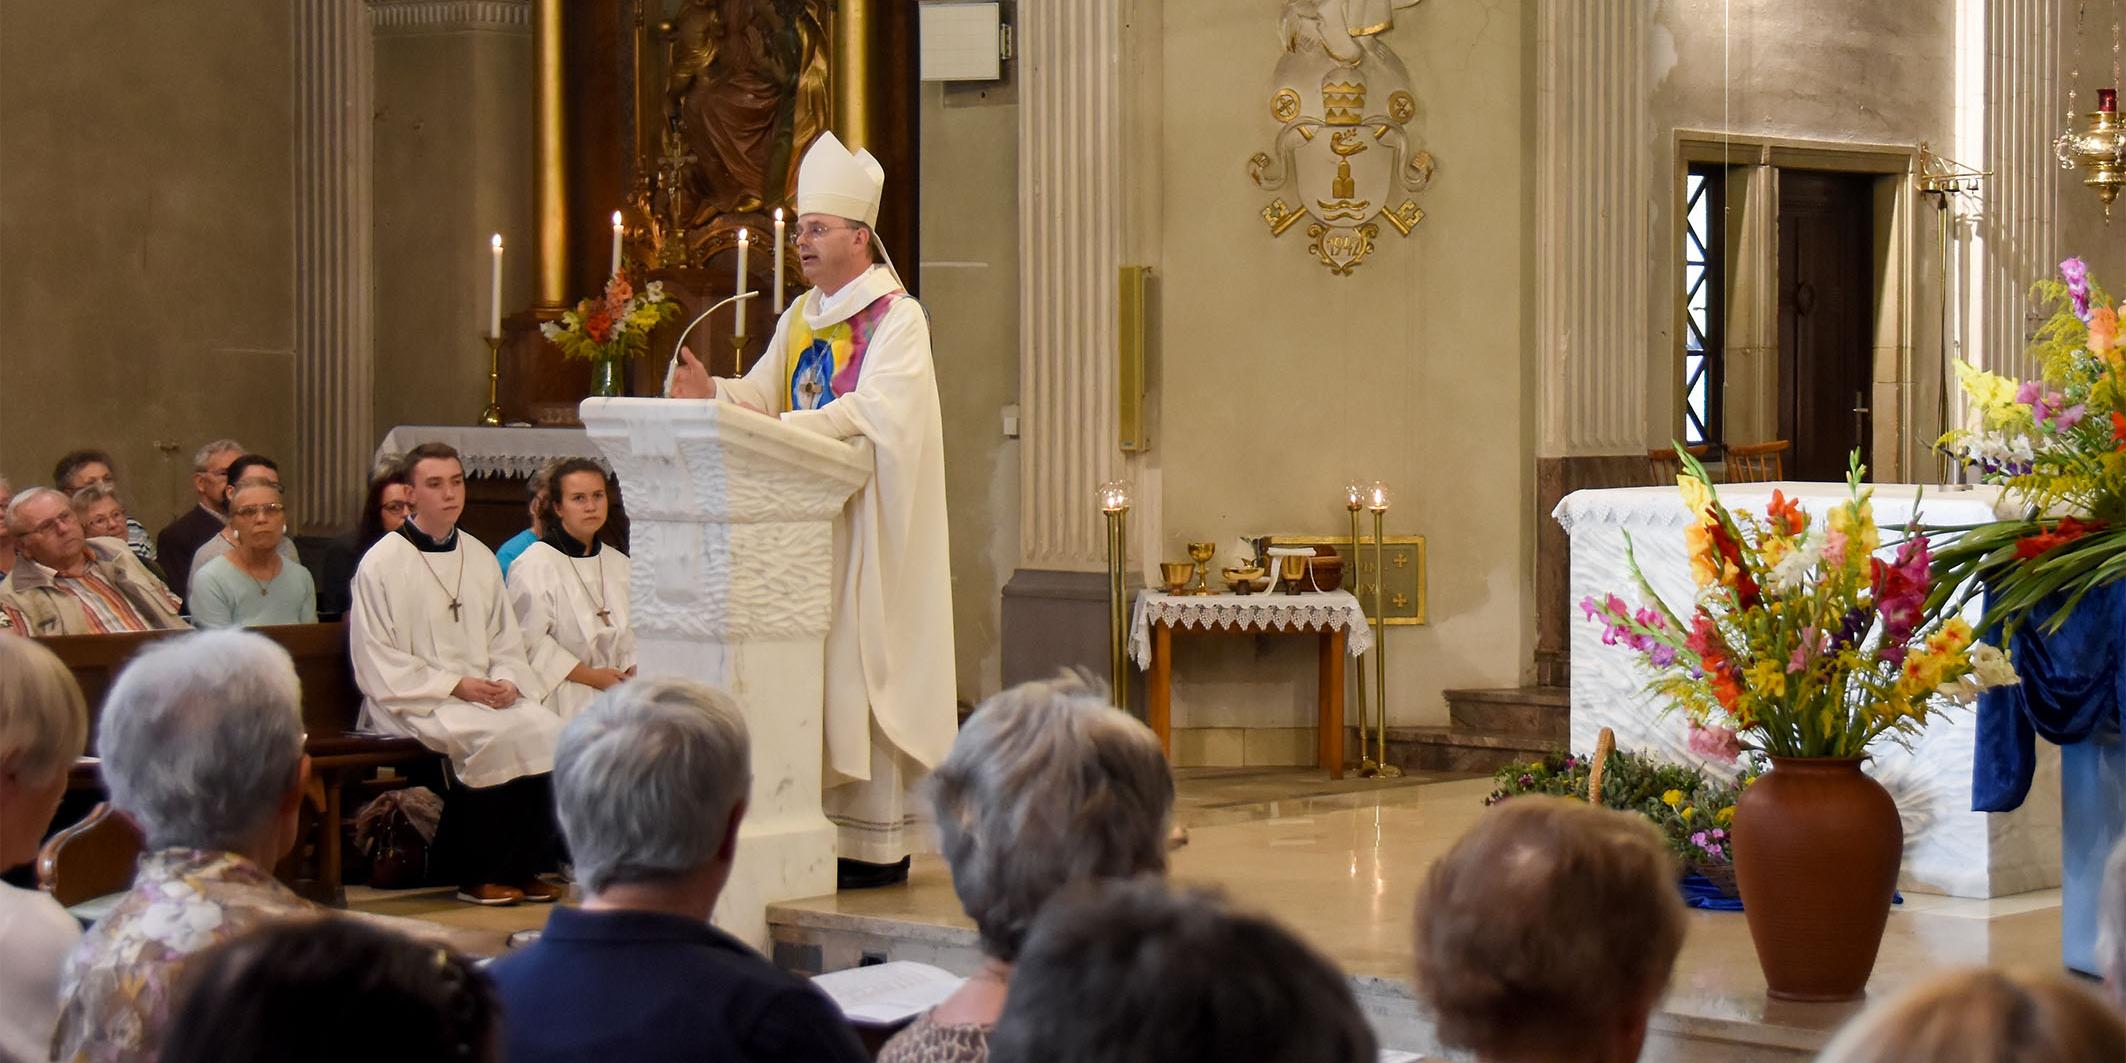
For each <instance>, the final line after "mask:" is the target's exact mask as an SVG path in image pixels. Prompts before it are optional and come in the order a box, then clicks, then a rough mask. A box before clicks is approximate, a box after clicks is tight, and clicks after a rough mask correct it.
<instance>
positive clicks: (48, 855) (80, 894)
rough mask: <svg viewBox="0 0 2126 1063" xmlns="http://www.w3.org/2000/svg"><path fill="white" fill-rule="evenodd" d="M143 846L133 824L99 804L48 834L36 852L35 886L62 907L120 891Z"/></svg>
mask: <svg viewBox="0 0 2126 1063" xmlns="http://www.w3.org/2000/svg"><path fill="white" fill-rule="evenodd" d="M146 845H147V842H146V840H145V839H143V838H142V837H141V836H140V828H139V827H136V826H134V825H133V821H132V820H130V819H127V818H125V817H124V816H122V815H120V814H119V813H118V812H116V811H115V810H113V809H112V808H111V803H110V802H108V801H104V802H100V803H98V804H97V806H96V807H95V808H94V809H92V810H90V812H89V814H88V815H87V816H86V817H84V818H83V819H82V821H81V822H79V823H76V824H74V825H73V826H71V827H68V828H67V829H65V830H63V831H60V832H59V833H57V834H54V835H52V836H51V837H50V838H49V839H47V840H46V841H45V843H44V848H42V849H40V850H38V852H37V885H38V886H39V887H41V888H42V889H43V890H44V891H45V892H46V893H49V894H51V895H52V899H53V900H56V901H58V902H59V903H60V904H61V905H62V906H64V907H68V908H72V907H73V906H75V905H77V904H80V903H81V902H83V901H90V900H95V899H96V898H98V897H104V896H108V895H110V894H113V893H119V892H122V891H123V890H125V889H126V888H127V887H128V886H131V885H132V884H133V868H134V867H135V866H136V865H138V864H139V863H140V854H141V852H142V850H143V849H144V848H145V847H146Z"/></svg>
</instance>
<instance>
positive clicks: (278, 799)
mask: <svg viewBox="0 0 2126 1063" xmlns="http://www.w3.org/2000/svg"><path fill="white" fill-rule="evenodd" d="M128 556H130V555H128ZM96 753H97V755H98V756H99V757H100V758H101V759H102V771H103V781H104V785H105V786H106V787H108V788H109V791H110V803H111V807H112V809H114V810H115V811H117V812H118V813H121V814H123V815H124V816H125V817H126V818H128V819H130V820H132V821H133V823H134V824H135V825H137V826H138V827H139V828H140V832H141V834H142V835H143V837H144V839H145V852H144V853H143V855H142V856H141V858H140V862H139V865H138V867H137V868H136V870H135V871H134V873H133V884H132V886H131V888H129V889H128V890H127V891H126V892H125V894H124V895H123V896H122V897H121V898H120V899H119V901H118V903H117V904H116V906H114V907H113V908H112V909H111V910H110V912H109V913H108V914H106V915H105V916H104V917H103V918H102V919H100V920H98V921H97V922H96V925H95V926H94V927H93V928H91V929H90V930H89V932H88V934H87V935H86V936H85V937H83V938H82V940H81V943H80V944H79V945H78V946H76V947H75V949H74V952H73V954H72V955H70V956H69V957H68V958H67V962H66V967H65V971H64V973H63V975H62V977H61V989H60V991H61V1009H60V1014H59V1025H58V1031H57V1033H56V1035H55V1036H54V1040H53V1042H52V1045H53V1058H54V1059H57V1060H60V1061H61V1063H149V1061H152V1060H154V1059H155V1058H156V1053H157V1052H158V1051H160V1049H161V1047H162V1036H163V1030H164V1028H165V1026H166V1025H167V1023H168V1021H169V1018H170V1013H171V1012H172V1011H173V1010H174V1009H175V1007H176V1005H177V1002H178V987H179V986H180V985H181V984H182V979H183V974H184V968H185V965H186V961H187V960H188V959H190V958H191V957H193V956H195V955H197V954H198V953H200V952H203V951H205V950H206V949H208V948H211V947H213V946H214V945H216V944H219V943H220V942H223V941H227V940H229V939H230V938H233V937H236V936H237V935H239V934H242V933H243V932H245V931H246V930H250V929H252V928H253V927H257V926H260V925H262V924H265V923H268V922H272V921H275V920H280V919H287V918H296V917H306V916H310V915H312V914H313V912H314V909H312V907H311V906H310V905H309V904H308V903H307V902H305V901H304V900H302V899H301V898H300V897H297V896H296V895H295V894H294V893H292V892H290V891H289V890H288V888H287V887H286V886H283V885H281V884H280V883H279V882H277V881H275V880H274V878H273V870H272V869H273V866H274V865H275V864H277V863H279V862H280V859H281V857H283V856H286V855H287V854H288V851H289V850H290V849H292V848H293V847H294V845H295V840H296V816H297V814H298V812H299V811H300V810H301V807H302V803H303V790H304V788H305V784H306V783H307V781H308V779H309V775H310V758H308V757H306V756H304V755H303V721H302V709H301V690H300V686H299V683H298V681H297V680H296V677H295V663H294V661H292V660H290V659H289V657H288V653H287V651H286V650H283V649H281V647H280V646H279V645H278V644H276V643H274V642H273V641H272V640H271V639H268V638H266V637H264V636H262V635H257V634H253V633H251V632H245V631H204V632H200V633H198V634H193V635H183V636H179V637H176V638H170V639H164V640H162V641H160V642H157V643H155V644H154V645H152V646H149V647H147V648H146V649H144V650H142V651H141V652H140V654H139V656H136V657H134V658H133V660H132V662H131V663H129V664H127V665H126V667H125V670H124V671H122V672H120V673H119V675H118V680H117V682H115V683H113V684H112V686H111V690H110V693H109V694H108V695H106V697H105V699H104V704H103V711H102V714H101V716H100V717H99V719H98V723H97V734H96Z"/></svg>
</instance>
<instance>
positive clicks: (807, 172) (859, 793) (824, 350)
mask: <svg viewBox="0 0 2126 1063" xmlns="http://www.w3.org/2000/svg"><path fill="white" fill-rule="evenodd" d="M885 181H886V172H885V169H884V168H883V167H881V166H880V165H879V163H878V160H877V159H874V158H872V157H871V153H870V152H868V151H858V152H855V153H853V154H852V153H851V152H850V151H849V150H848V149H847V148H845V147H843V146H842V144H841V142H840V141H839V140H836V139H835V137H834V134H832V133H823V134H821V135H820V137H819V139H818V140H817V141H816V142H814V143H813V145H812V147H811V149H810V150H808V151H807V152H806V153H805V161H804V164H803V165H801V166H800V167H798V171H797V231H796V244H797V258H798V264H799V265H800V266H801V267H802V268H803V269H804V273H805V279H806V280H808V281H810V282H812V289H811V290H810V291H808V292H806V293H805V294H804V295H803V296H801V297H799V298H798V300H797V301H796V302H794V303H792V304H791V305H790V309H789V310H787V311H785V312H784V313H783V315H782V319H781V320H780V321H777V322H776V324H775V335H774V337H773V338H772V339H770V340H769V341H768V350H767V353H766V354H765V355H763V356H762V357H761V359H760V360H759V361H758V362H756V363H755V364H754V366H753V368H752V369H751V370H749V371H748V372H747V373H746V374H745V375H744V376H743V377H727V378H718V379H713V380H712V379H710V377H709V375H708V373H707V372H706V371H705V370H704V369H703V368H702V366H701V362H700V361H699V360H698V359H696V358H695V357H694V356H693V353H692V352H691V351H684V350H682V351H681V352H680V364H679V366H678V367H677V368H676V369H675V370H674V371H673V376H672V381H671V388H670V391H671V393H672V396H673V397H674V398H706V399H713V400H717V401H722V402H731V403H737V404H739V405H741V406H746V407H749V408H751V409H755V410H759V411H762V412H764V413H768V414H771V415H774V416H776V417H779V418H781V420H782V422H783V423H784V424H787V425H790V426H791V427H794V428H802V429H805V430H806V431H811V432H817V433H819V434H820V435H823V436H827V437H828V438H831V439H843V440H855V439H859V438H861V439H864V440H867V441H868V442H869V443H870V444H871V449H872V454H873V456H874V458H875V459H876V466H875V467H876V470H877V471H876V472H875V473H874V474H873V476H872V478H871V482H870V483H868V484H866V485H864V488H863V490H861V491H859V492H857V494H856V495H855V496H854V497H853V498H851V499H850V500H849V503H848V505H847V506H846V507H845V508H844V509H843V511H842V515H841V518H840V520H839V521H838V522H837V524H838V527H837V528H836V530H835V537H834V538H835V543H836V551H835V553H836V554H837V555H838V556H841V557H843V560H842V561H841V562H840V563H841V564H842V565H844V566H847V567H845V568H844V569H843V571H841V572H839V573H837V574H836V576H835V581H834V586H835V594H834V618H833V621H832V624H831V626H830V627H829V628H828V630H827V650H826V671H827V694H826V747H827V748H826V767H827V790H826V793H825V795H824V797H823V799H822V803H823V804H824V806H825V808H826V812H827V818H828V819H829V820H831V821H833V823H834V825H835V827H836V828H838V831H839V840H840V849H839V855H840V856H841V867H840V871H841V886H842V888H843V889H857V888H865V887H871V886H880V885H886V884H889V883H893V882H900V881H905V880H906V879H907V877H908V855H909V853H911V852H912V851H913V849H914V845H915V843H916V841H917V837H916V835H917V831H916V830H915V828H914V822H915V820H914V815H915V810H916V805H917V802H916V800H915V799H914V797H913V796H912V795H913V793H914V787H915V785H916V784H917V783H918V782H920V781H921V779H922V777H923V776H924V775H925V774H926V773H927V772H928V771H929V770H930V768H931V767H933V766H935V765H936V764H937V763H938V762H939V761H940V760H942V759H944V757H945V753H946V751H947V750H949V749H950V748H951V747H952V736H953V733H954V731H955V729H956V727H957V723H958V702H957V698H956V694H957V691H956V689H955V687H954V676H955V675H956V674H957V673H956V672H955V669H954V666H953V647H952V573H951V567H950V564H949V560H948V551H947V549H946V524H945V442H944V421H943V418H942V417H941V416H940V414H939V410H938V388H937V370H936V367H935V366H934V365H933V364H932V362H931V355H930V319H929V316H928V315H927V314H926V313H925V312H924V310H923V308H922V306H921V305H920V304H918V303H917V302H916V301H915V300H914V299H913V298H912V297H910V296H909V295H908V293H907V292H906V291H904V290H903V289H902V285H901V279H900V277H899V276H898V275H896V274H895V273H894V271H893V260H892V258H891V257H890V256H886V255H885V253H884V252H885V249H884V248H883V247H882V246H881V245H880V244H879V242H878V234H877V233H876V232H875V231H873V229H872V225H873V224H874V223H875V222H876V221H877V220H878V206H879V198H880V195H881V193H882V192H883V191H884V188H885ZM879 258H884V259H885V261H884V264H883V265H880V264H877V263H876V260H877V259H879ZM844 543H846V544H847V549H846V551H844V550H843V549H842V548H841V546H842V544H844Z"/></svg>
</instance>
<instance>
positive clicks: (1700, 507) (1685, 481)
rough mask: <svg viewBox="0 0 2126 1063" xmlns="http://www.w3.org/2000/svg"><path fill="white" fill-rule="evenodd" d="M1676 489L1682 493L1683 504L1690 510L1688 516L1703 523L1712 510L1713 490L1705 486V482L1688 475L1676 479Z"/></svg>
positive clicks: (1681, 475) (1680, 475)
mask: <svg viewBox="0 0 2126 1063" xmlns="http://www.w3.org/2000/svg"><path fill="white" fill-rule="evenodd" d="M1676 487H1677V488H1678V489H1679V490H1681V491H1682V492H1683V504H1684V505H1685V506H1686V507H1688V508H1689V509H1690V515H1691V516H1693V517H1696V518H1697V519H1698V520H1700V521H1703V520H1704V519H1705V515H1706V514H1707V513H1708V512H1710V511H1711V510H1712V508H1713V489H1712V488H1710V487H1708V486H1706V484H1705V481H1703V480H1700V479H1698V478H1697V477H1695V476H1691V475H1688V474H1679V475H1678V476H1677V477H1676Z"/></svg>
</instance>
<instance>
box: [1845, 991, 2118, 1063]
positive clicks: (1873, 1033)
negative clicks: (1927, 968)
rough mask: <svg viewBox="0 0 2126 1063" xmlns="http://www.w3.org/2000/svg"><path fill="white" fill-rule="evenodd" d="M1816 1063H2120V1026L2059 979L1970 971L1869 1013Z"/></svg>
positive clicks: (2091, 998) (2087, 995) (2092, 997)
mask: <svg viewBox="0 0 2126 1063" xmlns="http://www.w3.org/2000/svg"><path fill="white" fill-rule="evenodd" d="M1816 1059H1817V1061H1818V1063H2118V1061H2119V1060H2122V1059H2126V1019H2121V1018H2120V1017H2119V1014H2118V1013H2117V1012H2116V1011H2113V1010H2112V1009H2111V1008H2110V1007H2108V1006H2107V1005H2106V1004H2105V1002H2104V1001H2103V1000H2101V999H2099V998H2098V997H2097V996H2096V994H2094V993H2092V992H2090V991H2089V990H2087V989H2084V988H2083V987H2081V986H2080V985H2077V984H2075V983H2074V982H2073V981H2071V980H2069V979H2068V978H2067V977H2066V976H2065V975H2061V974H2056V973H2053V972H2050V971H2046V972H2022V971H2008V970H1999V969H1992V968H1971V969H1968V970H1960V971H1950V972H1948V973H1946V974H1939V975H1936V976H1934V977H1932V978H1929V979H1927V980H1926V981H1924V982H1921V983H1919V984H1918V985H1915V986H1912V987H1911V988H1909V989H1906V990H1905V991H1903V992H1901V993H1899V994H1897V995H1896V996H1894V997H1891V998H1890V999H1888V1000H1886V1001H1883V1002H1881V1003H1878V1004H1876V1005H1874V1006H1873V1007H1870V1008H1869V1009H1868V1010H1867V1011H1864V1012H1862V1013H1861V1014H1860V1017H1859V1018H1856V1019H1854V1020H1853V1021H1852V1022H1849V1023H1847V1024H1846V1026H1845V1028H1844V1029H1843V1030H1840V1031H1839V1032H1838V1035H1837V1036H1836V1037H1834V1038H1832V1040H1831V1043H1830V1045H1828V1046H1827V1047H1825V1048H1824V1050H1823V1054H1822V1055H1820V1056H1817V1057H1816Z"/></svg>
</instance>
